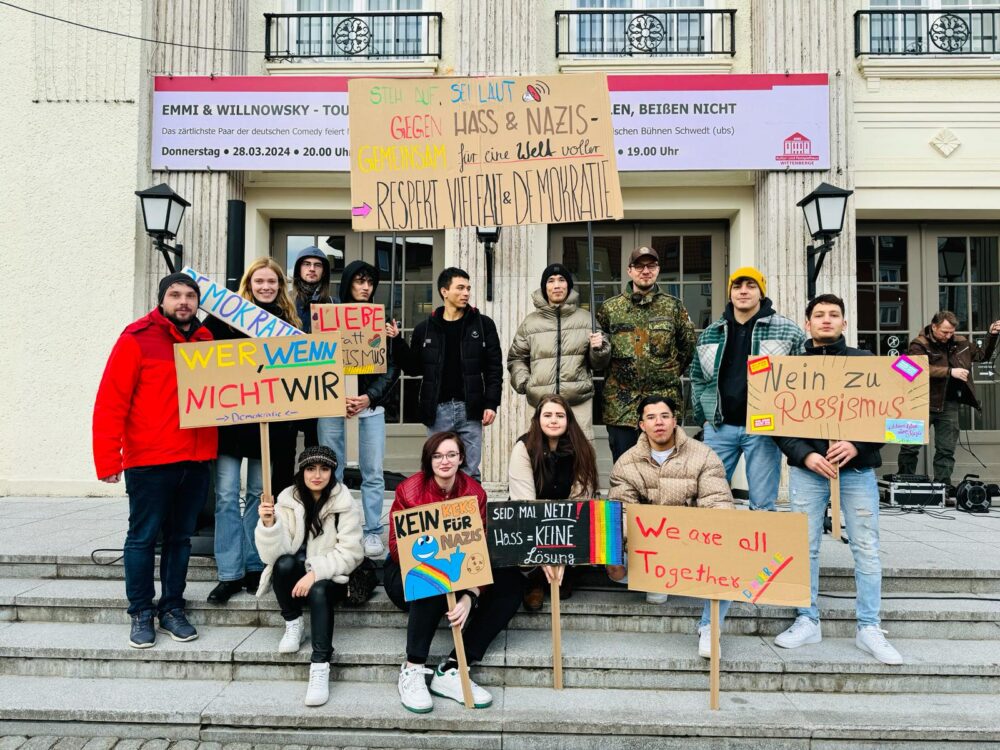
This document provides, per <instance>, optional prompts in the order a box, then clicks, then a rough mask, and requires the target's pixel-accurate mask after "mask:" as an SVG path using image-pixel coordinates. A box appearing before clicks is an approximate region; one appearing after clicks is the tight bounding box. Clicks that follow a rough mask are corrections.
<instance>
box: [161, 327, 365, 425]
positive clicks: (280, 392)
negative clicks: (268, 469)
mask: <svg viewBox="0 0 1000 750" xmlns="http://www.w3.org/2000/svg"><path fill="white" fill-rule="evenodd" d="M339 346H340V342H339V340H338V337H337V336H334V335H330V334H324V335H319V336H305V335H302V336H279V337H276V338H265V339H235V340H232V341H204V342H201V343H196V344H175V345H174V366H175V367H176V368H177V398H178V403H179V405H180V418H181V420H180V421H181V427H211V426H216V427H218V426H222V425H228V424H239V423H241V422H280V421H285V420H289V419H303V418H306V417H342V416H344V415H345V414H346V409H345V401H344V393H343V390H342V387H341V384H342V381H343V379H344V368H343V365H342V364H341V361H340V356H339V352H338V348H339Z"/></svg>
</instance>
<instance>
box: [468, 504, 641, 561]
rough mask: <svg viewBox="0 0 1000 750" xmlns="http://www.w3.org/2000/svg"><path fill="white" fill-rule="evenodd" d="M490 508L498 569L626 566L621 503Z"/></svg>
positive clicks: (491, 543) (490, 531)
mask: <svg viewBox="0 0 1000 750" xmlns="http://www.w3.org/2000/svg"><path fill="white" fill-rule="evenodd" d="M488 508H489V510H488V519H489V529H488V535H487V541H488V544H489V548H490V561H491V562H492V564H493V566H494V567H497V568H502V567H510V566H514V565H621V564H622V557H623V551H622V546H623V544H622V542H623V537H624V533H623V529H622V504H621V503H616V502H610V501H607V500H587V501H579V502H574V501H566V502H544V501H541V502H517V501H511V502H505V503H490V504H489V506H488Z"/></svg>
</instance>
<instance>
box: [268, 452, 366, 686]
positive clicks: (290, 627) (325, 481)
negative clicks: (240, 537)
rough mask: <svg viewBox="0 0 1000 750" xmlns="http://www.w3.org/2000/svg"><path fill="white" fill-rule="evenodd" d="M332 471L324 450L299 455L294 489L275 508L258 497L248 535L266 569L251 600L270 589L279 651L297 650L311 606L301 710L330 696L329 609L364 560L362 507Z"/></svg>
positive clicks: (331, 459) (330, 456) (334, 459)
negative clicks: (279, 621) (280, 631)
mask: <svg viewBox="0 0 1000 750" xmlns="http://www.w3.org/2000/svg"><path fill="white" fill-rule="evenodd" d="M336 468H337V457H336V455H335V454H334V452H333V451H331V450H330V449H329V448H326V447H324V446H316V447H311V448H306V449H305V450H304V451H302V453H301V454H300V455H299V460H298V462H297V471H296V472H295V484H294V485H293V486H291V487H288V488H287V489H285V490H284V491H282V493H281V494H280V495H279V496H278V501H277V503H273V502H270V498H266V497H265V498H262V499H261V502H260V510H259V514H260V521H259V522H258V524H257V529H256V532H255V534H254V537H255V539H256V542H257V552H258V553H259V554H260V559H261V560H262V561H263V562H264V563H265V564H266V565H267V567H266V568H265V569H264V572H263V573H262V574H261V577H260V588H258V589H257V596H262V595H264V594H265V593H266V592H267V590H268V588H273V589H274V595H275V597H277V599H278V604H279V606H280V607H281V616H282V618H284V620H285V634H284V636H283V637H282V639H281V642H280V643H279V644H278V652H279V653H283V654H288V653H294V652H296V651H298V650H299V646H300V645H301V644H302V638H303V634H304V628H303V624H302V608H303V604H308V605H309V617H310V622H311V630H312V660H311V661H312V664H311V666H310V669H309V687H308V689H307V690H306V700H305V703H306V705H307V706H321V705H323V704H324V703H326V701H327V699H328V698H329V695H330V658H331V656H332V655H333V608H334V605H335V604H336V603H337V602H338V601H340V600H341V599H342V598H343V597H344V594H345V592H346V590H347V580H348V578H347V577H348V576H349V575H350V573H351V572H352V571H353V570H354V569H355V568H356V567H358V565H359V564H360V563H361V559H362V557H363V556H364V553H363V551H362V548H361V509H360V507H359V505H358V503H357V502H356V501H355V500H354V498H353V497H352V496H351V493H350V491H348V489H347V488H346V487H345V486H344V485H342V484H337V481H336V480H335V479H334V478H333V473H334V471H335V470H336Z"/></svg>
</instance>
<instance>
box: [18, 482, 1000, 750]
mask: <svg viewBox="0 0 1000 750" xmlns="http://www.w3.org/2000/svg"><path fill="white" fill-rule="evenodd" d="M4 508H5V501H4V500H3V499H0V512H3V510H4ZM997 520H998V519H997V517H996V515H995V514H994V515H992V516H987V517H986V518H981V519H976V518H970V517H968V516H964V515H963V516H958V517H956V520H955V521H952V522H950V523H945V522H944V521H943V520H939V519H931V518H926V517H924V518H919V519H918V518H911V517H901V518H896V517H891V516H885V517H883V524H882V526H883V537H884V540H883V565H884V573H883V576H884V584H883V587H884V602H883V627H884V628H885V629H886V630H887V631H888V632H889V637H890V639H891V640H892V642H893V643H894V644H895V645H896V646H897V648H898V649H899V650H900V652H901V653H902V654H903V656H904V660H905V662H904V664H903V665H902V666H899V667H888V666H885V665H882V664H879V663H878V662H875V661H874V660H872V659H871V657H869V656H868V655H867V654H864V653H862V652H861V651H859V650H858V649H857V648H855V646H854V638H853V636H854V601H853V596H852V594H851V591H852V589H853V571H852V568H851V558H850V554H849V551H848V550H847V548H846V547H845V546H844V545H841V544H839V543H834V542H833V541H832V540H829V539H827V540H826V541H825V542H824V545H823V546H824V548H823V553H822V555H823V558H822V559H823V565H824V572H823V577H822V579H821V591H822V592H823V593H824V596H822V597H821V600H820V607H821V611H822V616H823V633H824V641H823V642H822V643H821V644H817V645H815V646H808V647H804V648H801V649H797V650H794V651H787V650H783V649H779V648H777V647H775V646H774V644H773V636H774V635H775V634H776V633H778V632H780V631H781V630H782V629H784V628H785V627H786V626H787V625H788V623H789V622H790V619H791V617H790V612H789V610H787V609H784V608H778V607H770V606H763V607H752V606H748V605H743V604H739V603H738V604H735V605H734V606H733V608H732V610H731V612H730V616H729V618H728V619H727V621H726V623H725V628H724V631H723V632H724V635H723V639H722V649H723V658H722V664H721V685H722V710H721V711H710V710H708V665H707V662H706V661H705V660H703V659H701V658H699V657H698V656H697V653H696V644H697V639H696V636H695V635H694V627H695V623H696V620H697V617H698V615H699V614H700V611H701V607H700V603H697V602H694V601H693V600H690V599H685V598H681V597H678V598H672V599H671V600H670V601H669V602H668V603H667V604H666V605H662V606H660V605H655V606H654V605H648V604H646V603H645V601H644V598H643V596H642V595H641V594H639V593H634V592H628V591H625V590H623V589H621V588H615V587H613V586H612V585H611V584H610V583H609V582H608V581H607V579H606V578H604V577H603V576H602V575H601V574H600V573H599V572H598V571H596V570H595V571H589V572H587V573H585V574H584V575H582V577H581V581H580V583H579V585H578V588H577V591H576V593H575V594H574V595H573V597H572V598H571V599H569V600H567V601H565V602H563V605H562V614H563V656H564V660H563V663H564V681H565V684H566V689H565V690H563V691H561V692H557V691H554V690H552V689H551V688H550V683H551V668H550V667H551V642H550V632H549V622H550V621H549V616H548V613H547V611H546V612H543V613H537V614H532V613H524V612H521V613H519V614H518V615H517V616H516V617H515V618H514V620H513V621H512V623H511V627H510V629H509V630H508V631H507V632H506V633H504V634H501V636H500V637H499V638H498V639H497V641H496V642H495V644H494V646H493V648H492V649H491V650H490V652H489V653H488V654H487V657H486V659H485V660H484V662H483V664H482V665H480V666H478V667H476V668H475V669H474V673H473V674H474V677H475V678H476V679H477V680H478V681H479V682H481V683H482V684H483V685H484V686H487V687H488V688H489V689H490V690H491V692H493V695H494V705H493V707H492V708H490V709H487V710H479V711H470V710H466V709H464V708H463V707H462V706H460V705H458V704H457V703H453V702H451V701H445V700H443V699H436V705H435V709H434V711H433V713H431V714H429V715H426V716H418V715H415V714H411V713H409V712H407V711H406V710H405V709H403V708H402V706H400V704H399V700H398V696H397V695H396V688H395V680H396V675H397V674H398V668H399V663H400V661H401V659H402V653H403V648H404V643H405V628H406V618H405V615H404V614H402V613H400V612H398V611H397V610H396V609H395V608H394V607H393V606H392V604H391V603H390V602H389V601H388V599H387V598H386V596H385V595H384V593H382V592H381V591H379V592H378V593H377V595H376V596H375V597H374V598H373V599H372V600H371V601H370V602H369V603H368V604H367V605H366V606H364V607H361V608H355V609H347V608H344V609H340V610H338V612H337V624H336V628H335V632H334V646H335V649H336V652H335V654H334V664H333V670H332V679H333V683H332V685H331V699H330V702H329V703H328V704H327V705H326V706H323V707H321V708H319V709H307V708H306V707H305V706H303V705H302V697H303V694H304V690H305V677H306V674H307V662H308V658H309V655H308V652H307V650H306V648H307V647H305V646H304V647H303V649H302V650H300V652H299V653H297V654H292V655H279V654H277V653H276V651H275V650H276V646H277V641H278V638H279V636H280V632H281V631H280V626H281V618H280V616H279V613H278V610H277V605H276V603H275V601H274V599H273V597H267V598H265V599H262V600H260V601H258V600H257V599H255V598H254V597H251V596H250V595H248V594H244V593H241V594H238V595H237V596H236V597H234V598H233V599H232V600H231V601H230V603H229V604H228V605H226V606H224V607H217V606H212V605H209V604H207V603H206V602H205V597H206V596H207V594H208V591H209V590H210V589H211V587H212V585H213V581H214V578H215V571H214V564H213V562H212V561H211V560H210V559H207V558H193V559H192V565H191V576H190V582H189V586H188V599H189V614H190V617H191V620H192V622H194V623H195V624H196V625H197V626H198V628H199V631H200V637H199V639H198V640H196V641H194V642H192V643H187V644H180V643H174V642H173V641H171V640H170V639H169V638H168V637H167V636H164V635H160V636H159V638H158V640H157V644H156V647H155V648H153V649H148V650H144V651H137V650H134V649H131V648H129V647H128V646H127V634H128V629H127V624H126V620H127V618H126V617H125V614H124V610H125V606H126V604H125V598H124V586H123V583H122V580H121V579H122V568H121V565H120V564H117V563H113V564H108V565H96V564H94V563H93V562H91V560H90V558H89V556H87V555H86V554H81V553H80V552H79V550H77V552H76V553H74V554H59V553H53V552H52V551H50V550H48V551H46V550H44V549H43V548H44V545H43V544H41V543H39V545H38V547H39V550H41V551H39V552H37V553H31V552H30V549H31V547H32V545H31V544H30V542H29V541H25V540H23V539H22V540H21V541H18V542H17V543H16V544H13V545H8V544H5V541H6V540H9V539H11V537H10V536H9V534H10V532H6V533H5V534H4V535H0V735H22V736H38V735H57V736H73V737H90V736H113V737H119V738H128V737H135V738H167V739H172V740H198V741H202V742H221V743H252V744H294V745H321V746H333V747H379V748H382V747H416V748H501V747H502V748H504V749H505V750H506V749H508V748H540V749H546V750H547V749H550V748H600V750H615V749H617V748H639V747H643V748H645V747H651V746H656V747H674V746H677V747H682V746H683V747H685V748H710V747H711V748H714V747H724V748H744V747H745V748H765V747H766V748H844V747H850V748H886V747H904V746H906V747H909V746H914V745H921V744H922V745H924V746H926V747H938V746H941V745H942V743H944V742H946V741H947V742H949V743H951V744H950V745H949V748H966V747H968V748H971V747H975V748H983V747H989V746H997V747H1000V700H998V696H1000V554H997V553H1000V528H997ZM30 526H31V524H23V525H21V526H20V527H19V528H21V529H23V530H24V531H25V532H28V531H29V527H30ZM14 531H16V529H14ZM994 534H996V535H997V536H993V535H994ZM951 537H954V538H951ZM991 540H992V541H991ZM95 546H110V545H107V544H104V545H95ZM7 549H13V550H14V551H11V552H7V551H6V550H7ZM990 550H993V554H992V556H991V555H990V553H989V551H990ZM448 649H450V634H449V632H448V631H447V630H446V629H444V628H442V629H441V630H440V631H439V635H438V638H437V639H436V640H435V644H434V653H436V654H443V653H444V652H446V651H447V650H448Z"/></svg>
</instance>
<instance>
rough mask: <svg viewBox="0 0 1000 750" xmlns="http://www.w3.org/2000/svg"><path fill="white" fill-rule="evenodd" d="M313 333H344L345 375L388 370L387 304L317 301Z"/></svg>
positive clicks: (313, 317)
mask: <svg viewBox="0 0 1000 750" xmlns="http://www.w3.org/2000/svg"><path fill="white" fill-rule="evenodd" d="M311 315H312V331H313V333H336V334H338V335H339V336H340V358H341V359H342V360H343V362H344V374H345V375H369V374H371V373H379V372H385V370H386V354H385V308H384V307H383V306H382V305H369V304H365V303H361V302H353V303H350V304H343V305H313V306H312V311H311Z"/></svg>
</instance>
